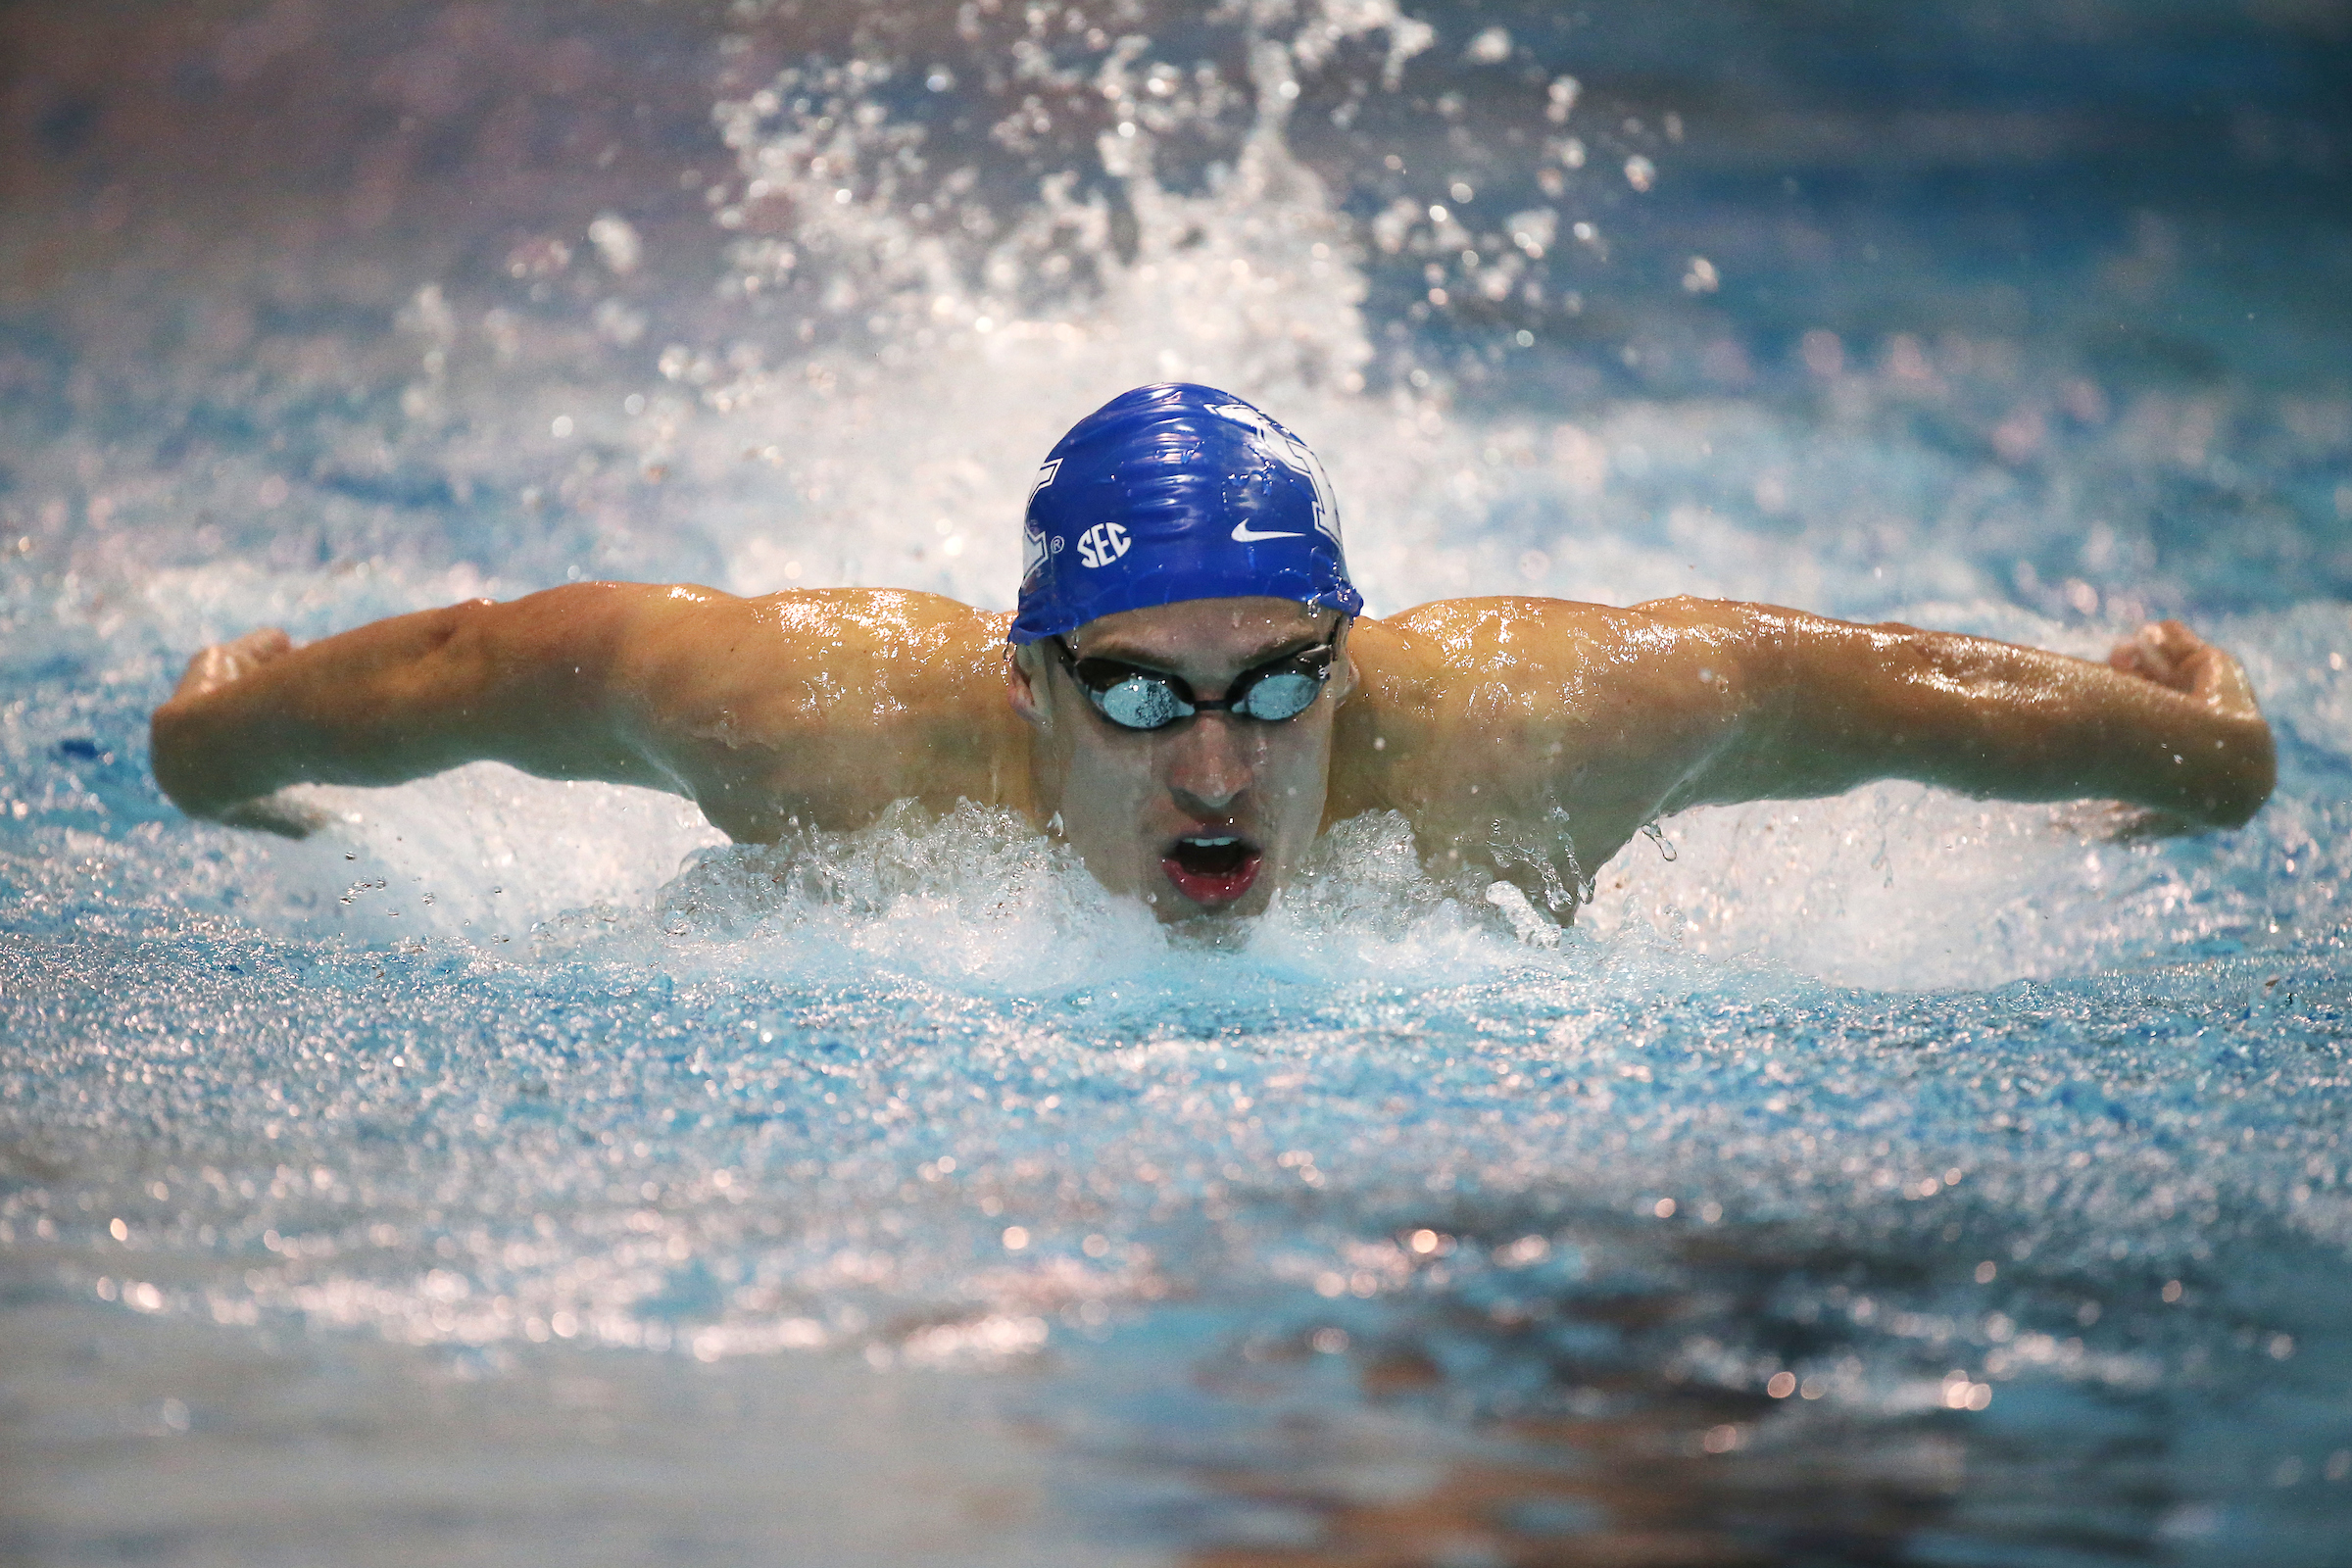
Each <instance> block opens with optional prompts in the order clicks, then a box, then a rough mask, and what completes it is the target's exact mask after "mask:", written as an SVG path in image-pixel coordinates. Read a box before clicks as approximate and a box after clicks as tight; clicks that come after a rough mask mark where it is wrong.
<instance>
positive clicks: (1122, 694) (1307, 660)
mask: <svg viewBox="0 0 2352 1568" xmlns="http://www.w3.org/2000/svg"><path fill="white" fill-rule="evenodd" d="M1341 624H1343V625H1345V624H1346V622H1344V621H1343V622H1342V623H1341ZM1339 640H1340V634H1339V632H1338V630H1337V629H1335V630H1334V631H1333V632H1332V634H1331V637H1330V640H1329V641H1326V642H1322V643H1318V644H1316V645H1315V646H1314V647H1312V648H1301V649H1299V651H1298V652H1297V653H1295V654H1285V655H1283V656H1282V657H1281V658H1280V659H1272V660H1268V661H1267V662H1265V663H1262V664H1258V665H1256V666H1254V667H1252V668H1250V669H1246V670H1244V671H1242V672H1241V674H1239V675H1237V676H1235V677H1234V680H1233V684H1232V685H1231V686H1229V687H1227V688H1226V692H1225V697H1224V699H1223V700H1222V701H1220V702H1211V701H1209V700H1207V699H1205V698H1201V697H1196V696H1194V695H1193V688H1192V687H1191V686H1190V685H1188V684H1186V682H1185V681H1184V679H1183V678H1182V677H1181V676H1177V675H1170V674H1167V673H1165V672H1163V671H1160V670H1156V669H1145V668H1143V667H1142V666H1141V665H1138V664H1130V663H1128V662H1125V661H1123V660H1117V659H1080V658H1079V657H1078V656H1077V655H1076V654H1074V653H1072V652H1071V651H1070V645H1069V643H1068V642H1067V641H1066V640H1064V639H1062V638H1060V637H1055V638H1054V639H1052V641H1053V643H1054V651H1055V652H1056V653H1058V654H1060V655H1061V662H1062V663H1063V665H1064V666H1066V667H1067V668H1068V670H1069V672H1070V678H1071V679H1072V680H1074V681H1076V682H1077V683H1078V689H1079V690H1080V691H1083V692H1084V693H1086V700H1087V701H1088V702H1090V703H1092V704H1094V705H1095V711H1097V712H1099V713H1101V714H1102V715H1103V717H1104V718H1107V719H1109V720H1110V721H1111V722H1112V723H1113V724H1116V725H1118V726H1119V727H1120V728H1121V729H1146V730H1149V729H1165V728H1167V726H1169V725H1170V724H1173V723H1175V722H1176V721H1177V720H1178V719H1180V718H1190V717H1192V716H1193V715H1194V714H1195V713H1201V712H1227V713H1238V714H1240V715H1241V716H1242V717H1244V718H1254V719H1256V720H1258V721H1259V722H1260V723H1266V724H1274V723H1280V722H1281V721H1282V720H1283V719H1286V718H1297V717H1298V716H1299V714H1300V713H1303V712H1305V711H1307V710H1308V709H1309V708H1311V707H1313V706H1314V701H1315V699H1316V698H1317V697H1319V696H1321V695H1322V694H1323V683H1324V682H1325V681H1327V680H1329V679H1330V678H1331V661H1332V656H1333V654H1335V653H1336V652H1337V651H1338V648H1339Z"/></svg>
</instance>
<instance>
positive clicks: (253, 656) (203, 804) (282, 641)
mask: <svg viewBox="0 0 2352 1568" xmlns="http://www.w3.org/2000/svg"><path fill="white" fill-rule="evenodd" d="M293 651H294V639H292V638H291V637H288V636H287V635H286V634H285V633H284V632H283V631H281V630H280V629H278V628H277V627H275V626H265V627H263V628H262V629H261V630H260V631H249V632H247V633H246V634H245V635H244V636H242V637H237V638H233V639H231V640H230V641H228V642H224V643H215V644H213V646H212V647H210V648H207V649H205V650H204V651H203V652H201V653H199V654H198V655H197V656H196V657H195V658H194V659H191V660H189V661H188V667H187V672H186V673H185V674H183V675H181V676H180V677H179V685H178V686H177V687H175V688H173V690H172V700H171V701H170V702H168V703H166V704H165V705H164V706H163V708H161V709H159V710H158V711H157V712H156V715H155V768H156V778H157V780H158V781H159V782H161V783H162V784H163V785H164V788H165V791H166V793H168V794H169V795H171V796H172V800H173V801H175V802H176V803H177V804H178V805H179V808H180V809H182V810H184V811H186V812H187V813H188V814H189V815H190V816H193V817H199V818H205V819H209V820H212V821H215V822H221V823H225V824H226V825H228V826H230V827H243V828H253V829H256V830H258V831H260V832H264V833H275V834H277V835H279V836H280V837H282V838H289V839H300V838H308V837H309V836H310V835H311V834H313V833H315V832H317V831H318V830H319V829H320V828H322V827H324V826H326V825H327V823H328V822H329V821H331V820H332V818H331V817H329V816H328V815H327V813H325V812H324V811H321V810H319V809H318V808H317V807H315V806H311V805H309V804H308V803H306V802H303V801H300V800H297V799H295V798H294V797H293V796H291V795H290V794H288V793H287V792H286V791H283V790H280V791H277V792H275V793H274V794H270V795H262V796H256V797H253V798H250V799H246V800H227V801H220V800H218V799H217V797H214V794H213V791H212V790H211V789H208V788H207V786H208V784H210V782H211V781H210V780H209V779H208V778H207V777H206V776H205V771H206V770H205V769H204V766H203V754H202V751H201V748H191V747H189V746H187V745H185V744H175V742H176V741H177V734H178V732H177V729H176V727H175V726H174V724H173V723H172V719H173V717H174V716H175V715H183V714H185V713H186V712H187V711H188V707H189V705H190V704H194V703H199V702H201V701H202V700H203V699H205V698H207V697H210V696H212V695H213V694H214V693H216V692H219V691H221V689H222V688H223V687H226V686H229V685H232V684H234V683H235V682H237V681H240V680H243V679H244V678H245V677H247V676H248V675H251V674H252V673H253V672H254V671H255V670H257V669H260V668H261V667H262V666H263V665H265V664H268V663H270V662H273V661H276V660H279V659H283V658H284V657H285V656H286V655H288V654H290V653H292V652H293Z"/></svg>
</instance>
